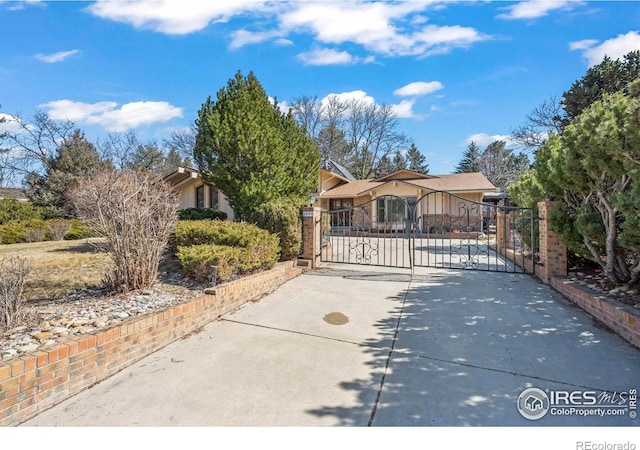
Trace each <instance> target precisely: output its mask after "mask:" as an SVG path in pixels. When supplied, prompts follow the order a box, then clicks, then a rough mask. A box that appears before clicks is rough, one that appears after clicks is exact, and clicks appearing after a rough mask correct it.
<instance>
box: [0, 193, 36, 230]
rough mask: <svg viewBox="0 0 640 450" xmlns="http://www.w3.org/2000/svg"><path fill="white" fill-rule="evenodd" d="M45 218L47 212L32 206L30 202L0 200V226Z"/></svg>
mask: <svg viewBox="0 0 640 450" xmlns="http://www.w3.org/2000/svg"><path fill="white" fill-rule="evenodd" d="M46 218H47V211H46V210H45V209H44V208H41V207H38V206H33V204H31V203H30V202H20V201H18V200H16V199H13V198H11V199H3V200H0V225H2V224H6V223H9V222H24V221H27V220H32V219H46Z"/></svg>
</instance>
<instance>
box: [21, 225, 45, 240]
mask: <svg viewBox="0 0 640 450" xmlns="http://www.w3.org/2000/svg"><path fill="white" fill-rule="evenodd" d="M45 237H46V230H45V229H44V228H31V227H29V228H25V229H24V240H25V241H26V242H42V241H44V240H45Z"/></svg>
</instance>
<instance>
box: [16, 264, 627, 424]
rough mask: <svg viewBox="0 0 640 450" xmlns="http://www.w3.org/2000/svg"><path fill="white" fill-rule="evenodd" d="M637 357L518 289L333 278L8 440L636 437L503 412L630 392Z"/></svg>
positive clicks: (259, 308)
mask: <svg viewBox="0 0 640 450" xmlns="http://www.w3.org/2000/svg"><path fill="white" fill-rule="evenodd" d="M639 356H640V352H638V351H637V350H636V349H633V348H632V347H630V346H629V345H628V344H627V343H626V342H625V341H623V340H622V339H620V338H619V337H617V336H616V335H614V334H612V333H609V332H607V331H605V330H602V329H599V328H596V327H595V326H594V325H593V324H592V321H591V319H590V317H589V316H588V315H587V314H585V313H583V312H582V311H581V310H579V309H577V308H574V307H573V306H571V305H570V304H569V303H568V302H566V301H565V300H564V299H563V298H562V297H560V296H559V295H558V294H557V293H555V292H553V291H551V290H550V289H549V288H548V287H547V286H544V285H542V284H539V283H538V282H536V281H535V280H533V279H532V278H530V277H529V276H526V275H519V274H501V273H486V272H470V271H446V270H429V269H423V270H421V271H420V272H416V273H415V274H414V276H413V278H412V277H411V275H410V272H409V271H408V270H405V269H389V268H375V267H361V266H337V265H336V266H333V267H331V268H325V269H319V270H315V271H311V272H308V273H306V274H304V275H302V276H300V277H298V278H296V279H294V280H292V281H290V282H289V283H287V284H286V285H284V286H282V287H281V288H279V289H278V290H277V291H276V292H274V293H273V294H271V295H269V296H267V297H265V298H263V299H262V300H260V301H259V302H255V303H250V304H248V305H245V306H244V307H243V308H241V309H240V310H238V311H236V312H235V313H234V314H230V315H227V316H225V317H224V318H223V319H222V320H220V321H217V322H213V323H211V324H209V325H208V326H207V327H205V329H204V330H203V331H202V332H200V333H198V334H194V335H192V336H190V337H188V338H186V339H182V340H180V341H178V342H175V343H174V344H172V345H170V346H168V347H166V348H164V349H162V350H160V351H158V352H156V353H154V354H153V355H151V356H149V357H147V358H145V359H144V360H142V361H140V362H138V363H136V364H134V365H133V366H131V367H129V368H127V369H125V370H123V371H122V372H120V373H118V374H117V375H115V376H113V377H112V378H110V379H108V380H106V381H104V382H102V383H100V384H98V385H96V386H94V387H93V388H91V389H89V390H87V391H84V392H82V393H81V394H79V395H77V396H75V397H73V398H71V399H69V400H67V401H65V402H63V403H61V404H59V405H57V406H56V407H54V408H52V409H50V410H48V411H45V412H43V413H42V414H40V415H39V416H37V417H35V418H33V419H31V420H30V421H28V422H26V423H25V424H23V426H336V425H342V426H366V425H374V426H385V425H399V426H428V425H435V426H456V425H481V426H489V425H496V426H501V425H519V426H527V425H544V426H555V425H575V426H594V425H609V426H610V425H616V426H618V425H638V421H637V419H635V420H632V419H630V418H629V417H628V416H624V417H622V416H617V417H603V418H599V417H577V416H563V417H558V416H551V415H549V414H548V415H547V416H545V417H543V418H542V419H540V420H537V421H530V420H527V419H525V418H523V417H522V416H521V415H520V414H519V412H518V410H517V408H516V401H517V398H518V395H519V394H520V393H521V392H522V391H523V390H524V389H525V388H528V387H539V388H541V389H550V390H560V389H562V390H571V391H573V390H586V389H589V390H596V389H597V390H608V391H618V392H620V391H628V390H629V389H632V388H637V387H638V386H637V385H634V384H636V383H638V376H637V374H638V373H640V358H639Z"/></svg>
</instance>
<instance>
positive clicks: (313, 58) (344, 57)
mask: <svg viewBox="0 0 640 450" xmlns="http://www.w3.org/2000/svg"><path fill="white" fill-rule="evenodd" d="M297 57H298V59H299V60H300V61H302V62H303V63H304V64H305V65H307V66H336V65H349V64H356V63H359V62H363V63H371V62H373V61H375V58H374V57H373V56H369V57H367V58H360V57H355V56H353V55H352V54H350V53H349V52H347V51H338V50H334V49H330V48H318V49H313V50H310V51H308V52H303V53H299V54H298V55H297Z"/></svg>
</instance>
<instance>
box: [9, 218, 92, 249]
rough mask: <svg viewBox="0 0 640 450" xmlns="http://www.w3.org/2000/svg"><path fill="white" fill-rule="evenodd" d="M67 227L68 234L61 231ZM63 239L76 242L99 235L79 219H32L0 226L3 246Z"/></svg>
mask: <svg viewBox="0 0 640 450" xmlns="http://www.w3.org/2000/svg"><path fill="white" fill-rule="evenodd" d="M65 225H66V226H65ZM67 227H68V228H69V231H68V232H67V233H64V232H62V231H60V229H61V228H67ZM62 237H64V239H65V240H76V239H86V238H90V237H97V235H96V233H94V232H93V231H91V230H90V229H89V228H88V227H87V225H86V224H84V223H83V222H81V221H79V220H77V219H73V220H63V219H53V220H41V219H31V220H24V221H21V222H9V223H6V224H4V225H0V243H1V244H19V243H23V242H41V241H51V240H57V239H61V238H62Z"/></svg>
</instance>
